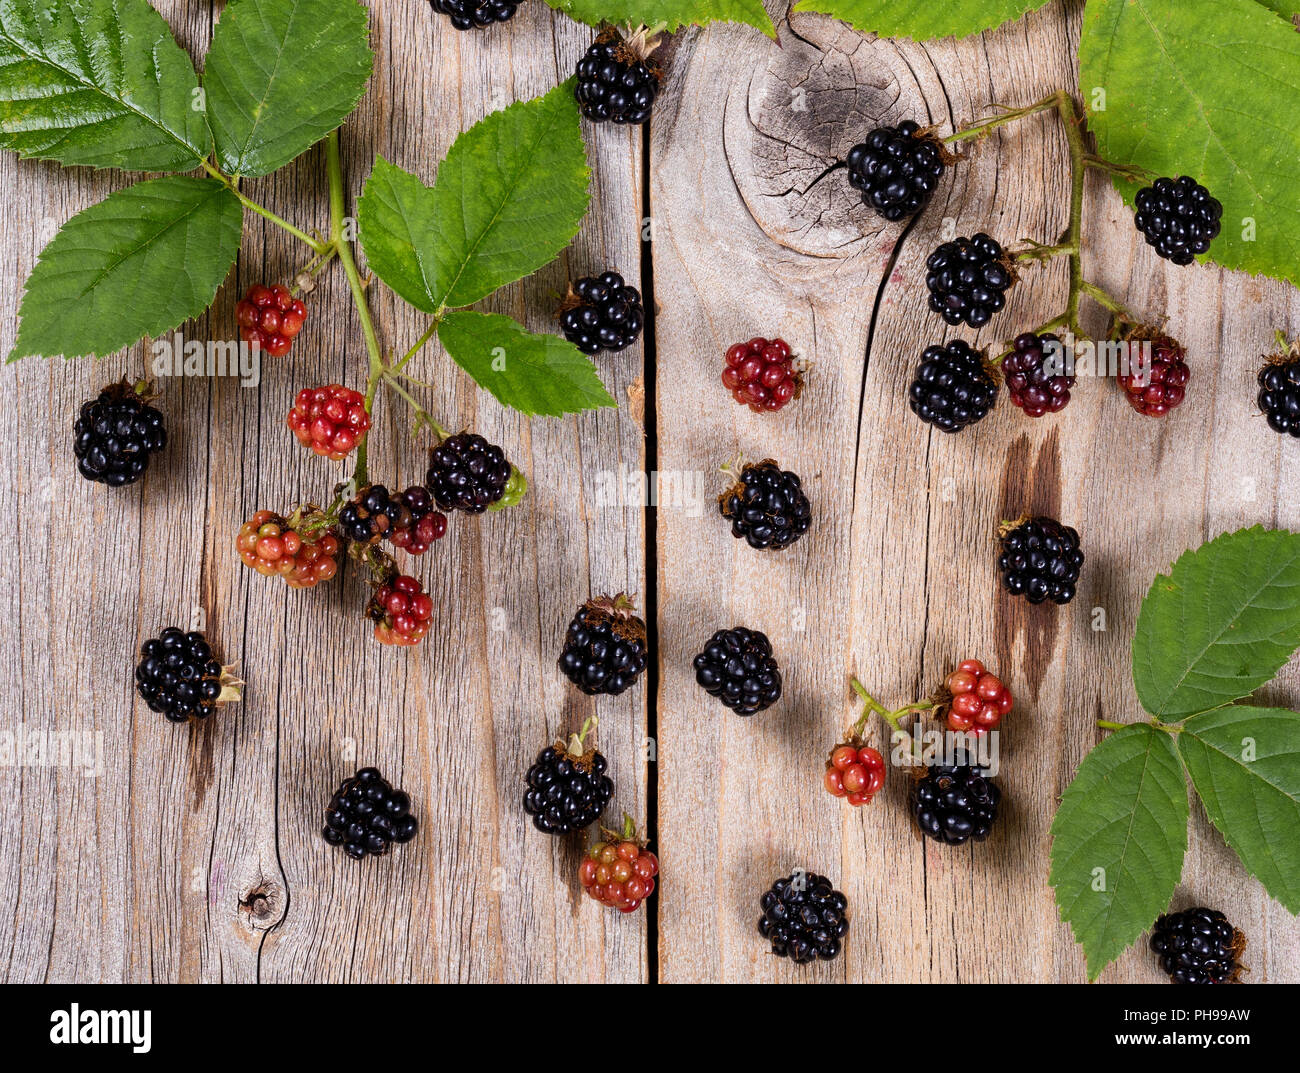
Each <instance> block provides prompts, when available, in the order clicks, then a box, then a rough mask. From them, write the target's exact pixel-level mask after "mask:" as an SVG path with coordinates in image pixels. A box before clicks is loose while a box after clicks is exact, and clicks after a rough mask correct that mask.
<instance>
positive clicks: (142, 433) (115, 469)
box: [72, 380, 167, 488]
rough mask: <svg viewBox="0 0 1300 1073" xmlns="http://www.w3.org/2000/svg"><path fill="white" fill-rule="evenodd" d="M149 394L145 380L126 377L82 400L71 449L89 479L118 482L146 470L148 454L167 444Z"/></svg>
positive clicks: (135, 478)
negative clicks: (127, 379) (127, 378)
mask: <svg viewBox="0 0 1300 1073" xmlns="http://www.w3.org/2000/svg"><path fill="white" fill-rule="evenodd" d="M150 398H152V395H151V393H150V390H149V385H148V384H147V383H144V382H143V381H142V382H141V383H139V384H130V383H128V382H127V381H126V380H123V381H122V382H121V383H118V384H110V385H109V386H108V387H106V388H104V390H103V391H101V392H100V393H99V395H98V396H96V397H95V398H93V399H91V400H89V401H88V402H83V403H82V404H81V410H80V412H79V413H78V414H77V420H76V422H75V423H74V425H73V426H72V431H73V435H74V437H75V438H74V439H73V442H72V451H73V454H75V455H76V457H77V472H79V473H80V474H81V475H82V476H83V477H85V478H86V480H88V481H95V482H96V483H98V484H106V485H108V486H109V487H110V488H120V487H121V486H123V485H127V484H134V483H135V482H136V481H138V480H139V479H140V478H141V477H143V476H144V475H145V472H146V471H147V470H148V469H149V456H150V455H152V454H155V453H157V452H158V451H161V450H162V449H163V448H164V447H166V446H167V426H166V424H165V422H164V421H163V415H162V412H161V411H160V410H158V409H156V408H154V407H153V406H150V405H149V399H150Z"/></svg>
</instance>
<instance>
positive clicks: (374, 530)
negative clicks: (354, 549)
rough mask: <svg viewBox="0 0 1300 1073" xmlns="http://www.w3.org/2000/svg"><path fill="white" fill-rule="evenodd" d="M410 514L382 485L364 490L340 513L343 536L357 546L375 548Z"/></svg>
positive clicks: (345, 505)
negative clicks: (372, 545) (368, 545)
mask: <svg viewBox="0 0 1300 1073" xmlns="http://www.w3.org/2000/svg"><path fill="white" fill-rule="evenodd" d="M403 517H405V519H406V521H407V523H408V524H409V522H410V511H409V510H407V508H406V507H405V506H403V505H402V504H401V503H400V501H398V500H395V499H394V498H393V497H392V496H390V495H389V494H388V489H387V488H385V487H384V486H383V485H382V484H370V485H367V486H366V487H364V488H362V489H361V491H359V492H358V493H357V495H356V498H355V499H353V500H352V501H351V502H350V503H345V504H344V505H343V508H342V509H341V510H340V511H339V526H338V528H339V532H340V533H341V534H342V535H343V536H344V537H345V538H346V539H347V540H350V541H351V542H352V543H353V544H362V545H366V544H374V543H376V542H377V541H380V540H383V538H384V537H386V536H387V535H388V534H389V533H390V532H392V531H393V530H394V529H395V528H398V527H399V525H398V523H399V522H400V520H401V519H402V518H403Z"/></svg>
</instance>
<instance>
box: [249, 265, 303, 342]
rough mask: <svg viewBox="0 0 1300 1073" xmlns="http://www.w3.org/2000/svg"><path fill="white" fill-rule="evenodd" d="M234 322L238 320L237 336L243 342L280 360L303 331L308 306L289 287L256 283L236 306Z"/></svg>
mask: <svg viewBox="0 0 1300 1073" xmlns="http://www.w3.org/2000/svg"><path fill="white" fill-rule="evenodd" d="M235 319H236V320H237V321H239V334H240V337H241V338H242V339H243V340H244V342H245V343H247V344H248V345H249V346H251V347H253V348H254V349H257V350H265V351H266V352H267V353H268V354H270V355H271V356H272V357H276V358H279V357H283V356H284V355H285V354H287V353H289V350H290V348H291V347H292V346H293V341H294V339H295V338H297V336H298V333H299V332H301V331H302V326H303V324H304V323H305V322H306V320H307V306H306V303H304V302H303V301H302V300H301V299H299V298H295V297H294V296H293V295H292V294H291V293H290V292H289V288H288V287H283V286H281V285H280V284H278V283H277V284H276V285H275V286H273V287H267V286H264V285H263V284H261V283H258V284H255V285H254V286H252V287H250V288H249V289H248V293H247V294H246V295H244V297H243V299H242V300H241V301H239V302H237V303H236V304H235Z"/></svg>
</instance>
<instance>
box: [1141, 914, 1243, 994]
mask: <svg viewBox="0 0 1300 1073" xmlns="http://www.w3.org/2000/svg"><path fill="white" fill-rule="evenodd" d="M1245 948H1246V937H1245V936H1244V935H1242V933H1241V932H1239V931H1238V930H1237V929H1236V928H1234V927H1233V926H1232V925H1231V924H1229V923H1228V918H1227V917H1225V916H1224V915H1223V914H1222V913H1220V912H1219V911H1218V910H1217V909H1206V908H1205V907H1203V906H1198V907H1197V908H1195V909H1186V910H1184V911H1183V912H1181V913H1165V914H1163V915H1162V916H1161V917H1160V918H1159V919H1158V920H1157V921H1156V922H1155V925H1154V927H1152V929H1151V949H1152V950H1153V951H1154V952H1155V953H1156V954H1158V955H1159V956H1160V967H1161V968H1162V969H1163V970H1164V971H1165V972H1166V973H1168V974H1169V979H1170V980H1171V981H1172V982H1173V983H1176V984H1235V983H1237V982H1238V981H1239V980H1240V979H1241V973H1242V970H1243V966H1242V964H1241V954H1242V951H1243V950H1245Z"/></svg>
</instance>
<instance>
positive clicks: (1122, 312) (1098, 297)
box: [1080, 279, 1138, 324]
mask: <svg viewBox="0 0 1300 1073" xmlns="http://www.w3.org/2000/svg"><path fill="white" fill-rule="evenodd" d="M1080 286H1081V287H1082V289H1083V293H1084V294H1086V295H1087V296H1088V297H1089V298H1091V299H1092V300H1093V301H1094V302H1096V303H1097V304H1098V305H1099V306H1101V307H1102V308H1103V309H1108V310H1110V311H1111V312H1112V313H1114V314H1115V315H1116V316H1118V317H1122V318H1123V319H1124V320H1126V321H1129V322H1130V323H1133V324H1136V323H1137V321H1138V317H1137V314H1136V313H1134V312H1133V311H1132V310H1130V309H1129V308H1128V307H1127V306H1125V305H1124V303H1123V302H1121V301H1119V299H1117V298H1115V297H1113V296H1112V295H1111V294H1110V293H1109V292H1108V291H1105V290H1103V289H1102V288H1101V287H1098V286H1097V284H1095V283H1089V282H1088V281H1087V280H1086V279H1085V280H1084V281H1083V282H1082V283H1081V284H1080Z"/></svg>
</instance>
